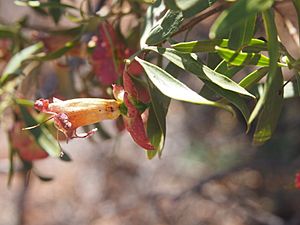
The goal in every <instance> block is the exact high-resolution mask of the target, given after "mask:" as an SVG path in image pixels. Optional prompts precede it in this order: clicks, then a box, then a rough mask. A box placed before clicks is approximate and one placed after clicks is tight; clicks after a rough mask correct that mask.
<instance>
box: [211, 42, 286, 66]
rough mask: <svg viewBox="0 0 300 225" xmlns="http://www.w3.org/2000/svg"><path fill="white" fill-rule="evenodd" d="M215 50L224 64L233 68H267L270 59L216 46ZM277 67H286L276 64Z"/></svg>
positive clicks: (257, 54) (282, 64)
mask: <svg viewBox="0 0 300 225" xmlns="http://www.w3.org/2000/svg"><path fill="white" fill-rule="evenodd" d="M216 50H217V52H218V54H219V56H221V57H222V58H223V59H224V60H225V61H226V62H228V63H229V64H230V65H234V66H242V65H255V66H269V64H270V59H269V58H268V57H267V56H265V55H262V54H259V53H246V52H236V51H233V50H230V49H227V48H221V47H218V46H216ZM278 66H282V67H287V65H286V64H284V63H278Z"/></svg>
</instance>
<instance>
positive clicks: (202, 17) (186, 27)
mask: <svg viewBox="0 0 300 225" xmlns="http://www.w3.org/2000/svg"><path fill="white" fill-rule="evenodd" d="M225 8H226V6H225V4H222V5H219V6H217V7H215V8H213V9H211V10H209V11H207V12H205V13H202V14H200V15H199V16H197V17H196V18H194V19H191V20H190V21H189V22H188V23H186V24H184V25H183V26H182V27H180V28H179V30H178V31H176V32H175V33H174V34H173V35H172V36H175V35H177V34H179V33H181V32H183V31H185V30H189V29H192V28H193V27H194V26H195V25H196V24H197V23H199V22H201V21H202V20H205V19H207V18H208V17H210V16H212V15H214V14H216V13H218V12H220V11H222V10H223V9H225Z"/></svg>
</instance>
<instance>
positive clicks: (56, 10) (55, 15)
mask: <svg viewBox="0 0 300 225" xmlns="http://www.w3.org/2000/svg"><path fill="white" fill-rule="evenodd" d="M48 3H50V4H51V3H53V4H57V7H51V8H49V13H50V15H51V17H52V19H53V21H54V22H55V23H56V24H57V23H58V22H59V20H60V17H61V16H62V14H63V8H62V7H60V6H59V5H60V0H48Z"/></svg>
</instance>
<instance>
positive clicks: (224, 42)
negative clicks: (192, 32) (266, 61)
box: [172, 39, 267, 53]
mask: <svg viewBox="0 0 300 225" xmlns="http://www.w3.org/2000/svg"><path fill="white" fill-rule="evenodd" d="M216 46H219V47H222V48H227V47H228V39H215V40H203V41H190V42H180V43H177V44H174V45H172V47H173V48H174V49H176V50H177V51H180V52H185V53H192V52H215V51H216V49H215V48H216ZM244 50H245V51H250V52H251V51H265V50H267V44H266V42H264V41H262V40H259V39H251V41H250V42H249V43H248V44H247V46H245V48H244Z"/></svg>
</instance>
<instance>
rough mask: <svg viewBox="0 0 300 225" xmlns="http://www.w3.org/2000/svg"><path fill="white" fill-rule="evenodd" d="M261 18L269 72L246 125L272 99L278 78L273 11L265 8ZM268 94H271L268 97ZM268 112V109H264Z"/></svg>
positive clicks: (277, 47) (276, 40)
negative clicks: (268, 60)
mask: <svg viewBox="0 0 300 225" xmlns="http://www.w3.org/2000/svg"><path fill="white" fill-rule="evenodd" d="M263 19H264V26H265V30H266V33H267V38H268V50H269V56H270V66H269V73H268V76H267V80H266V83H265V86H264V91H263V95H262V96H261V98H260V99H259V100H258V102H257V104H256V105H255V108H254V109H253V111H252V113H251V115H250V118H249V120H248V125H250V124H251V123H252V122H253V120H254V119H255V118H256V117H257V115H258V114H259V112H260V110H261V109H262V108H263V105H264V104H265V102H267V101H268V100H269V99H270V98H271V100H272V98H273V95H274V93H273V91H272V89H273V88H274V87H273V86H275V87H276V86H277V83H278V82H279V81H278V78H277V76H279V75H278V74H281V72H280V73H278V63H277V61H278V58H279V42H278V39H277V29H276V24H275V21H274V14H273V11H271V10H267V11H265V12H264V13H263ZM269 95H271V96H270V97H269ZM266 111H267V112H268V110H266Z"/></svg>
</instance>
